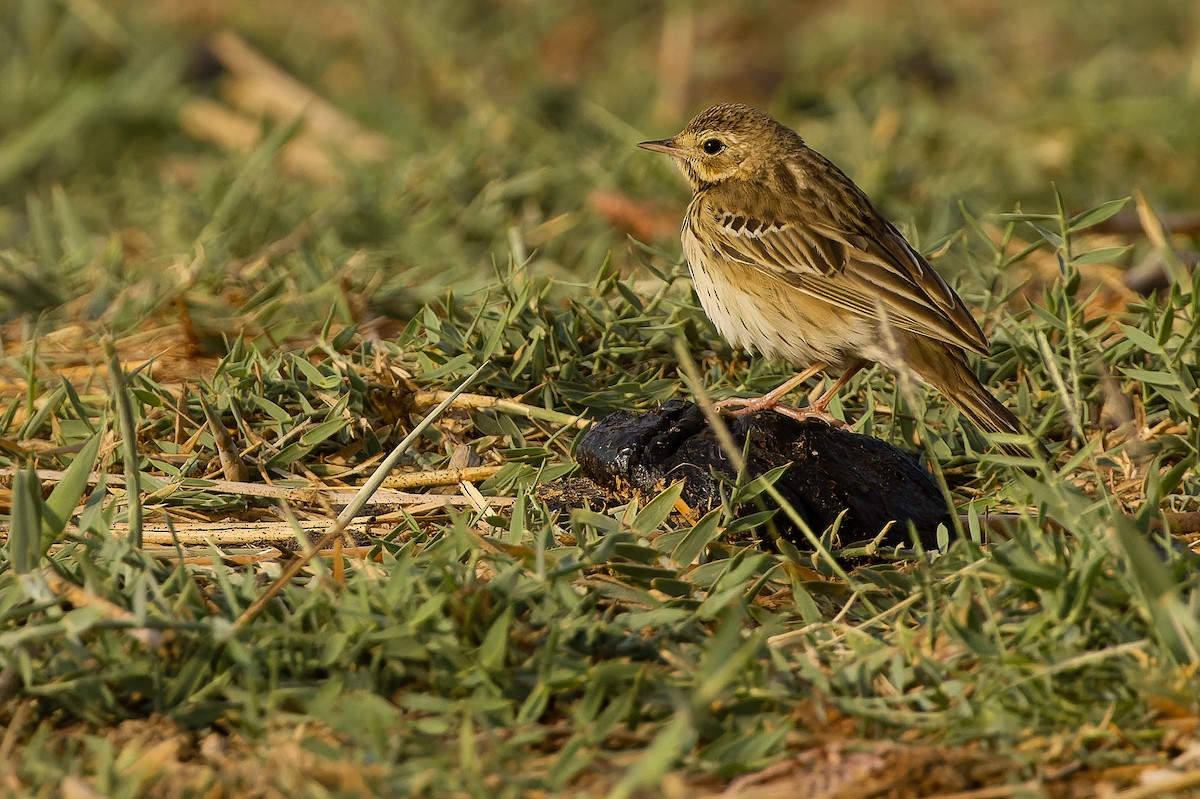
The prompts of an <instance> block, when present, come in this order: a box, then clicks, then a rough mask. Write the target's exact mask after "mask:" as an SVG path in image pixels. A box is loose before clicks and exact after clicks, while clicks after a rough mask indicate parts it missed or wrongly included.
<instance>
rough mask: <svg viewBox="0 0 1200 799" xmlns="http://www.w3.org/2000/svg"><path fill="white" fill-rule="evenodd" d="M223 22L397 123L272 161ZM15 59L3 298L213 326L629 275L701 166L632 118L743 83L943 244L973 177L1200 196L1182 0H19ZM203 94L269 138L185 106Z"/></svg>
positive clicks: (296, 69)
mask: <svg viewBox="0 0 1200 799" xmlns="http://www.w3.org/2000/svg"><path fill="white" fill-rule="evenodd" d="M218 31H236V32H237V33H238V34H240V36H241V37H244V39H245V40H246V41H247V42H249V43H250V44H251V45H252V46H253V47H255V48H257V49H258V50H259V51H260V52H261V53H262V54H263V55H264V56H266V57H267V58H268V59H270V60H272V61H274V62H275V63H276V64H277V65H278V66H279V67H281V68H283V69H284V70H286V71H287V72H289V73H291V74H292V75H293V76H294V77H295V78H296V79H298V80H299V81H300V82H301V83H302V84H304V85H305V86H307V87H308V88H309V89H310V90H312V91H313V92H314V93H315V94H316V95H319V96H320V97H322V98H325V99H326V100H328V101H329V102H330V103H331V104H332V105H333V106H335V107H336V108H338V109H341V111H343V112H345V114H347V115H348V117H350V118H352V119H353V120H357V121H358V123H359V124H360V125H361V126H362V128H363V130H364V131H368V132H370V131H373V132H374V133H375V134H378V135H379V136H381V137H382V139H378V140H374V141H375V143H376V144H380V142H381V144H380V147H379V149H377V150H375V151H373V154H372V155H370V157H363V156H362V154H361V153H356V152H353V151H352V148H350V147H344V146H343V145H344V144H345V143H346V142H345V140H344V139H343V138H342V137H340V136H338V135H334V136H327V137H325V138H323V139H321V140H320V141H319V142H318V143H317V145H316V149H318V150H321V151H322V154H321V157H322V158H325V159H327V161H328V164H327V165H326V168H325V171H324V172H323V173H322V174H321V176H320V177H314V175H313V174H305V173H304V170H303V169H300V170H297V169H288V168H280V164H281V163H284V164H286V159H285V158H283V157H282V156H281V155H280V153H281V152H283V151H285V149H286V148H287V147H288V146H290V145H291V144H294V143H295V142H296V141H297V140H299V139H302V138H304V137H305V136H306V135H307V133H306V130H305V125H304V124H303V123H301V124H289V123H287V122H286V121H281V118H280V117H278V116H274V117H272V116H271V115H269V114H268V115H267V116H266V117H262V116H261V115H257V114H255V113H254V112H253V111H252V110H248V109H250V107H251V105H253V104H252V103H247V102H245V101H244V100H239V99H238V98H237V97H236V96H235V95H236V87H235V88H232V89H231V87H230V84H231V73H230V69H229V64H228V63H227V62H223V61H222V59H221V58H220V57H218V56H217V55H214V52H213V48H212V46H211V42H212V39H211V36H212V35H213V34H214V33H216V32H218ZM0 53H2V54H3V55H0V317H2V318H4V319H7V320H9V321H10V322H11V321H15V320H23V321H28V320H29V319H30V318H32V316H33V315H35V314H41V313H44V312H49V316H48V319H49V320H50V322H49V324H54V323H55V320H58V322H60V323H61V322H63V321H65V320H76V321H81V320H86V321H88V322H96V323H100V324H102V325H104V326H106V327H109V328H112V329H116V330H118V331H120V330H122V329H127V328H130V327H135V326H137V325H139V324H143V323H144V322H145V321H146V320H147V319H154V318H158V317H161V316H162V315H163V314H164V312H165V309H169V308H172V307H177V304H178V302H179V301H180V300H183V301H186V302H187V303H191V304H192V305H195V306H197V307H198V308H199V310H197V309H196V308H193V315H198V316H199V317H200V319H201V323H203V324H209V325H211V326H215V327H217V328H220V327H221V326H222V324H221V322H220V320H221V319H223V318H227V317H228V318H234V317H238V318H241V319H242V322H241V323H239V324H240V326H234V325H230V327H231V328H234V329H239V330H253V329H257V330H267V329H270V330H272V331H275V332H277V333H279V334H280V335H287V334H288V333H289V332H291V331H292V330H300V329H305V328H308V329H311V328H312V327H313V326H315V325H319V324H320V322H321V320H322V319H324V317H325V316H326V315H327V313H328V311H329V308H330V304H331V302H333V303H334V304H336V305H338V307H339V308H341V311H340V313H341V314H342V315H343V316H345V317H347V319H346V321H350V319H351V318H356V317H358V316H360V315H362V314H364V313H366V314H369V315H378V314H383V315H388V316H394V317H399V318H404V317H405V316H406V315H408V314H411V313H412V312H413V311H414V310H415V309H416V308H418V307H419V304H420V303H421V302H423V301H426V300H428V299H430V298H432V297H436V296H438V295H439V294H441V293H442V292H444V290H445V289H446V288H447V287H457V288H459V289H460V290H461V289H464V288H471V287H474V286H478V285H482V284H484V283H487V282H489V281H493V280H494V279H495V269H496V268H502V267H504V266H506V265H507V263H508V262H509V261H510V260H517V261H524V260H526V259H531V260H530V266H529V268H530V269H532V270H535V271H538V272H540V273H550V274H561V275H565V276H578V277H579V278H580V279H586V278H587V277H588V276H590V275H592V274H594V273H595V271H596V270H597V269H598V268H599V266H600V264H601V263H602V262H603V260H604V259H605V257H606V256H608V255H609V254H610V253H611V255H612V257H613V258H614V259H616V260H617V261H618V263H619V265H621V266H622V267H624V268H627V269H630V270H631V269H633V268H636V262H635V261H634V260H633V258H632V257H631V252H630V246H629V242H628V240H627V238H626V236H627V234H628V233H629V232H630V231H631V230H632V231H633V232H635V233H636V234H637V235H639V236H642V237H645V238H650V239H652V240H653V241H652V242H651V243H653V244H656V245H658V246H660V247H661V248H662V250H663V252H664V257H674V256H675V255H676V254H677V253H678V244H677V242H676V241H675V225H676V224H677V220H678V218H679V215H680V214H681V212H682V208H683V205H684V203H685V202H686V196H687V195H686V189H685V187H684V185H683V182H682V180H680V179H679V176H678V175H676V174H675V173H674V172H673V170H672V169H671V167H670V165H669V164H668V163H666V161H665V159H658V158H654V157H652V156H650V155H648V154H646V153H644V152H641V151H639V150H637V149H635V148H634V147H633V144H634V143H635V142H637V141H638V140H640V139H643V138H648V137H661V136H665V135H668V134H671V133H674V132H675V131H677V130H678V129H679V128H680V127H682V125H683V124H684V122H685V121H686V120H687V119H688V118H689V117H690V116H691V115H693V114H694V113H696V112H697V111H699V110H702V109H703V108H704V107H706V106H707V105H708V104H710V103H713V102H716V101H726V100H740V101H744V102H748V103H751V104H755V105H759V106H761V107H764V108H766V109H767V110H769V111H770V112H771V113H773V114H774V115H776V116H777V117H778V118H780V119H781V120H783V121H785V122H786V123H788V124H790V125H792V126H794V127H796V128H797V129H798V130H799V131H800V132H801V133H802V135H804V136H805V138H806V139H807V140H808V141H809V143H810V144H811V145H813V146H814V147H816V148H817V149H818V150H821V151H822V152H824V153H825V154H826V155H828V156H830V157H831V158H832V159H833V160H834V161H835V162H837V163H839V164H840V165H841V166H842V167H843V168H844V169H845V170H846V171H847V172H848V173H849V174H850V175H851V176H852V177H853V178H854V179H855V180H856V181H857V182H858V183H859V184H860V185H861V186H862V187H863V188H864V189H865V190H866V191H867V192H868V193H869V194H871V195H872V196H873V197H874V198H875V199H876V200H877V202H878V203H879V204H880V206H881V207H882V208H883V209H884V211H885V212H886V213H887V214H888V215H890V216H891V217H892V218H893V219H894V220H895V221H897V222H898V223H900V224H901V225H902V226H904V227H905V229H906V230H908V231H910V233H911V235H912V237H913V238H914V239H915V240H917V241H918V242H919V243H924V244H925V245H926V246H928V245H929V244H931V243H933V242H934V241H936V240H938V239H939V238H940V237H942V236H945V235H947V234H949V233H950V232H952V231H955V230H958V229H959V228H961V226H962V216H961V211H960V203H961V204H963V205H965V207H966V208H968V209H969V210H970V211H971V212H973V213H991V212H1003V211H1009V210H1012V209H1013V207H1014V206H1015V205H1018V204H1019V205H1020V206H1021V207H1022V208H1023V209H1024V210H1027V211H1030V210H1050V209H1052V207H1053V193H1052V184H1057V186H1058V187H1059V188H1060V189H1061V191H1062V193H1063V195H1064V197H1065V198H1066V201H1067V203H1068V205H1069V208H1068V210H1079V209H1083V208H1087V207H1090V206H1092V205H1094V204H1096V203H1098V202H1100V201H1103V200H1106V199H1111V198H1114V197H1120V196H1124V195H1127V194H1129V193H1130V191H1131V190H1133V189H1135V188H1140V189H1142V190H1143V191H1144V192H1146V194H1147V196H1148V198H1149V199H1150V202H1151V204H1152V205H1153V206H1154V207H1155V208H1156V209H1157V210H1159V211H1164V212H1169V211H1172V210H1189V209H1195V208H1197V207H1200V175H1198V170H1200V131H1198V129H1197V121H1198V120H1200V4H1198V3H1195V2H1188V1H1187V0H1153V1H1151V2H1140V3H1136V4H1135V3H1126V2H1107V1H1104V2H1097V3H1092V4H1088V5H1087V6H1086V7H1084V6H1082V5H1081V4H1079V3H1074V2H1067V1H1066V0H1052V1H1051V2H1046V1H1045V0H1036V2H1035V1H1034V0H1021V1H1020V2H1000V0H959V1H958V2H934V1H933V0H912V1H911V2H895V1H892V0H851V1H850V2H843V3H837V4H833V3H819V2H784V1H783V0H777V1H775V2H771V1H770V0H753V1H752V2H744V3H738V4H730V3H722V2H686V0H674V1H673V2H672V1H668V2H658V3H640V2H637V3H635V2H599V0H585V1H584V2H573V3H560V2H548V1H546V0H493V1H492V2H485V1H484V0H477V1H476V2H467V0H458V1H457V2H445V1H439V0H434V2H426V3H413V2H371V1H369V0H362V1H361V2H330V1H326V2H318V1H316V0H286V1H283V0H263V1H262V2H255V3H242V2H235V1H234V0H156V1H155V2H143V1H133V0H128V1H125V2H97V1H96V0H64V1H63V2H48V1H47V0H8V2H6V3H4V4H0ZM233 77H236V76H233ZM209 100H216V101H218V102H220V103H222V104H223V106H224V107H225V108H227V109H232V110H233V111H234V112H236V113H238V114H241V115H242V117H243V119H244V120H249V124H250V125H251V128H252V129H253V130H254V131H257V132H260V133H261V136H260V138H259V140H258V144H257V145H256V146H255V147H253V148H252V149H250V150H249V151H248V152H247V151H238V150H236V149H230V148H229V147H228V146H225V145H222V144H219V143H217V141H215V140H214V139H213V138H212V137H210V136H205V135H202V134H197V133H196V131H195V130H189V129H188V128H189V126H188V125H186V124H183V123H181V119H182V118H183V117H184V116H185V115H186V113H187V112H186V111H185V109H187V108H188V107H189V106H190V105H193V104H196V103H198V102H203V101H209ZM330 165H331V168H330ZM614 204H615V205H614ZM289 236H291V238H290V239H288V238H287V237H289ZM280 239H286V241H285V242H284V246H281V247H278V248H276V249H274V250H269V249H268V247H269V245H271V244H272V242H277V241H279V240H280ZM264 263H266V264H267V265H268V266H267V267H264V266H263V264H264ZM205 318H208V322H204V319H205ZM45 324H47V322H43V325H45ZM10 338H11V335H10Z"/></svg>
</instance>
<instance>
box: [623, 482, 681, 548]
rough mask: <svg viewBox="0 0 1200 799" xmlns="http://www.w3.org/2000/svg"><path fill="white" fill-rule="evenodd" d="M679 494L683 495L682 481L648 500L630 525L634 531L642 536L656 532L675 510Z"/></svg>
mask: <svg viewBox="0 0 1200 799" xmlns="http://www.w3.org/2000/svg"><path fill="white" fill-rule="evenodd" d="M681 494H683V481H682V480H680V481H679V482H677V483H674V484H672V485H671V486H670V487H669V488H668V489H666V490H665V491H663V492H662V493H661V494H659V495H658V496H657V497H655V498H654V499H652V500H650V502H649V503H647V505H646V507H644V508H642V510H641V512H640V513H638V515H637V517H635V518H634V520H633V524H632V525H631V526H632V527H633V529H634V531H635V532H638V533H641V534H642V535H649V534H650V533H652V532H654V531H655V530H657V529H658V526H659V525H660V524H662V523H663V522H665V521H666V520H667V517H668V516H670V515H671V511H673V510H674V509H675V503H676V502H678V501H679V497H680V495H681Z"/></svg>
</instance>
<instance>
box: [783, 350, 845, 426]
mask: <svg viewBox="0 0 1200 799" xmlns="http://www.w3.org/2000/svg"><path fill="white" fill-rule="evenodd" d="M866 365H867V364H866V361H855V362H854V363H852V364H850V368H848V369H847V370H846V371H845V372H843V373H842V376H841V377H839V378H838V379H837V381H836V382H835V383H834V384H833V385H832V386H830V387H829V389H828V390H826V392H825V393H824V394H822V395H821V396H819V397H817V400H816V402H813V403H811V404H809V406H808V407H807V408H791V407H788V406H787V405H777V406H776V407H775V412H776V413H782V414H783V415H784V416H787V417H789V418H791V419H795V420H797V421H800V422H806V421H808V420H809V419H820V420H821V421H823V422H827V423H828V424H831V425H833V426H834V427H845V426H846V423H845V422H843V421H842V420H841V419H837V418H834V417H833V416H830V415H829V414H828V413H827V412H826V409H827V408H829V403H830V402H832V401H833V398H834V397H836V396H837V393H838V392H839V391H841V390H842V389H843V388H844V387H845V385H846V384H847V383H849V382H850V378H852V377H854V376H855V375H856V374H858V373H859V371H861V370H862V368H863V367H864V366H866Z"/></svg>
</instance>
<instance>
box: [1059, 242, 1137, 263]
mask: <svg viewBox="0 0 1200 799" xmlns="http://www.w3.org/2000/svg"><path fill="white" fill-rule="evenodd" d="M1132 248H1133V245H1132V244H1125V245H1122V246H1120V247H1100V248H1098V249H1095V250H1088V251H1087V252H1085V253H1080V254H1079V255H1076V256H1075V257H1073V258H1072V259H1071V263H1073V264H1105V263H1111V262H1112V261H1115V260H1117V259H1118V258H1120V257H1121V256H1122V255H1124V254H1125V253H1127V252H1129V251H1130V250H1131V249H1132Z"/></svg>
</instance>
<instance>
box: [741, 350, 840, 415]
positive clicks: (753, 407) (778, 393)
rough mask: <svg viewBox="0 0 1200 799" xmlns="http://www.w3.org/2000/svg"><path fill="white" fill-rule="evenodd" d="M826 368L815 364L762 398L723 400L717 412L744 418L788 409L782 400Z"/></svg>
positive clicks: (821, 364) (823, 365)
mask: <svg viewBox="0 0 1200 799" xmlns="http://www.w3.org/2000/svg"><path fill="white" fill-rule="evenodd" d="M824 368H825V364H824V363H820V362H818V363H814V364H813V365H812V366H810V367H808V368H807V369H805V370H804V371H803V372H801V373H800V374H798V375H794V376H793V377H790V378H788V379H787V380H786V381H785V382H784V383H782V384H781V385H779V386H777V387H776V388H773V389H771V390H770V391H768V392H767V393H766V394H763V395H762V396H761V397H731V398H730V399H727V400H721V401H720V402H718V403H717V410H718V411H720V412H721V413H724V414H726V415H728V416H742V415H743V414H747V413H757V412H758V411H769V410H771V409H773V408H774V409H776V410H778V409H779V408H786V407H787V406H786V405H781V404H780V402H779V401H780V400H781V399H783V398H784V397H785V396H787V394H788V392H790V391H791V390H792V389H794V388H795V387H796V386H798V385H800V384H801V383H803V382H804V381H805V380H807V379H809V378H810V377H812V376H813V375H815V374H817V373H818V372H820V371H821V370H823V369H824ZM730 408H737V410H736V411H730V410H729V409H730Z"/></svg>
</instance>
